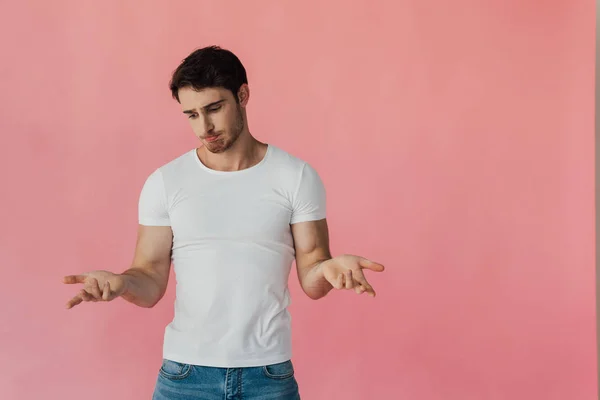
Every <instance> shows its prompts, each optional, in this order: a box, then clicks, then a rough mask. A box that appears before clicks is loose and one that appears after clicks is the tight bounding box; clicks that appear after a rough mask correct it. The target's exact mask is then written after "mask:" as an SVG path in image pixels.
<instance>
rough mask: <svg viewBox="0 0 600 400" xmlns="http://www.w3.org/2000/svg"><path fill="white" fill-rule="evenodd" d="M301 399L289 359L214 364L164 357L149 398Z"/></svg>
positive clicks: (167, 399) (222, 399)
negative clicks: (244, 364)
mask: <svg viewBox="0 0 600 400" xmlns="http://www.w3.org/2000/svg"><path fill="white" fill-rule="evenodd" d="M184 399H185V400H196V399H197V400H267V399H269V400H300V394H299V392H298V383H297V382H296V378H295V377H294V367H293V365H292V361H291V360H290V361H285V362H282V363H279V364H272V365H266V366H263V367H246V368H215V367H201V366H197V365H190V364H182V363H179V362H175V361H171V360H166V359H164V360H163V362H162V365H161V367H160V370H159V372H158V379H157V381H156V387H155V389H154V395H153V396H152V400H184Z"/></svg>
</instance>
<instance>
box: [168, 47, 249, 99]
mask: <svg viewBox="0 0 600 400" xmlns="http://www.w3.org/2000/svg"><path fill="white" fill-rule="evenodd" d="M244 83H248V78H247V77H246V70H245V69H244V66H243V65H242V63H241V61H240V60H239V58H237V56H236V55H235V54H233V53H232V52H231V51H229V50H225V49H222V48H220V47H219V46H209V47H204V48H202V49H198V50H195V51H194V52H193V53H191V54H190V55H189V56H187V57H186V58H185V59H184V60H183V61H182V62H181V64H180V65H179V66H178V67H177V69H176V70H175V71H174V72H173V77H172V78H171V82H170V83H169V87H170V89H171V93H172V95H173V98H174V99H175V100H177V101H179V94H178V91H179V89H181V88H184V87H191V88H193V89H195V90H202V89H205V88H209V87H222V88H225V89H227V90H229V91H231V93H233V97H234V98H235V100H236V101H239V99H238V96H237V93H238V90H239V89H240V87H241V86H242V85H243V84H244Z"/></svg>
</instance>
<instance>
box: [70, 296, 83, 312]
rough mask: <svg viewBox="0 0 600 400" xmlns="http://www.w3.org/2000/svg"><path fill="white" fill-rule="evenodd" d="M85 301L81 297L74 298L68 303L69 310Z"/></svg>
mask: <svg viewBox="0 0 600 400" xmlns="http://www.w3.org/2000/svg"><path fill="white" fill-rule="evenodd" d="M82 301H83V300H82V299H81V297H80V296H79V295H77V296H75V297H73V298H72V299H71V300H69V301H68V302H67V305H66V307H67V309H71V308H73V307H75V306H76V305H77V304H79V303H81V302H82Z"/></svg>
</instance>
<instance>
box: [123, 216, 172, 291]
mask: <svg viewBox="0 0 600 400" xmlns="http://www.w3.org/2000/svg"><path fill="white" fill-rule="evenodd" d="M172 247H173V231H172V230H171V227H170V226H146V225H141V224H140V225H139V227H138V234H137V242H136V246H135V254H134V257H133V263H132V268H136V269H139V270H142V271H143V272H145V273H146V274H148V275H149V276H151V277H152V278H153V279H154V280H155V281H156V282H157V283H158V284H159V285H160V286H161V289H163V290H164V289H166V286H167V282H168V280H169V272H170V269H171V249H172Z"/></svg>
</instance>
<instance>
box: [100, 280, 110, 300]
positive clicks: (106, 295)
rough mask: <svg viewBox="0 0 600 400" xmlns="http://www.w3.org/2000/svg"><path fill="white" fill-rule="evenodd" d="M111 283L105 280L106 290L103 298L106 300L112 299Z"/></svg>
mask: <svg viewBox="0 0 600 400" xmlns="http://www.w3.org/2000/svg"><path fill="white" fill-rule="evenodd" d="M110 297H111V296H110V283H108V281H106V282H104V290H103V292H102V300H104V301H108V300H112V299H111V298H110Z"/></svg>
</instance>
